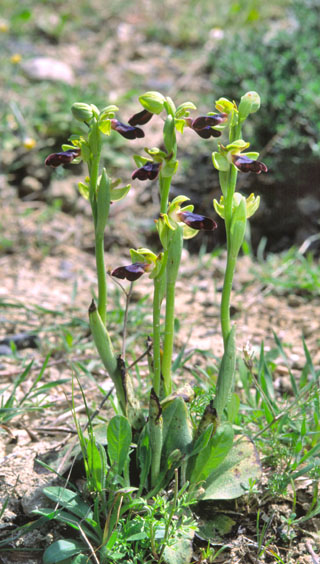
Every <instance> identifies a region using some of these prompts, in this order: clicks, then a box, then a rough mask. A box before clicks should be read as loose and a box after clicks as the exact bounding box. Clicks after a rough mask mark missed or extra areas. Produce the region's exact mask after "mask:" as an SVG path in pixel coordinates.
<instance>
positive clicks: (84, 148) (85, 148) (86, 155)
mask: <svg viewBox="0 0 320 564" xmlns="http://www.w3.org/2000/svg"><path fill="white" fill-rule="evenodd" d="M80 147H81V157H82V160H83V161H84V162H85V163H87V162H89V160H90V157H91V150H90V147H89V144H88V143H87V142H86V141H83V142H82V143H81V145H80Z"/></svg>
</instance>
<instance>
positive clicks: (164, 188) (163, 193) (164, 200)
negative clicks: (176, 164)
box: [159, 172, 172, 213]
mask: <svg viewBox="0 0 320 564" xmlns="http://www.w3.org/2000/svg"><path fill="white" fill-rule="evenodd" d="M171 181H172V176H162V174H161V172H160V177H159V183H160V198H161V201H160V213H167V209H168V200H169V193H170V186H171Z"/></svg>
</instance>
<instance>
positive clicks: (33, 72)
mask: <svg viewBox="0 0 320 564" xmlns="http://www.w3.org/2000/svg"><path fill="white" fill-rule="evenodd" d="M22 68H23V70H24V72H25V74H26V75H27V77H28V78H30V79H31V80H52V81H55V82H65V83H66V84H73V83H74V74H73V70H72V68H71V67H70V66H69V65H68V64H67V63H64V62H63V61H57V60H56V59H53V58H51V57H35V58H33V59H30V60H29V61H26V62H25V63H23V64H22Z"/></svg>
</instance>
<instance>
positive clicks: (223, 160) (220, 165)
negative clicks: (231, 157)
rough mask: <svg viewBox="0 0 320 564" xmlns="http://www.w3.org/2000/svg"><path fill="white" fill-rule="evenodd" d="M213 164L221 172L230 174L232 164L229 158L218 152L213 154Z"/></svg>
mask: <svg viewBox="0 0 320 564" xmlns="http://www.w3.org/2000/svg"><path fill="white" fill-rule="evenodd" d="M212 162H213V166H214V167H215V168H216V169H217V170H219V171H221V172H228V170H229V168H230V163H229V161H228V159H227V157H226V156H225V155H222V154H221V153H219V152H217V151H216V152H214V153H212Z"/></svg>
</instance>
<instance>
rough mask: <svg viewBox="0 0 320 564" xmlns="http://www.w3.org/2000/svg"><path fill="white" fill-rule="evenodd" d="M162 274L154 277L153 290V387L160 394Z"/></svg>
mask: <svg viewBox="0 0 320 564" xmlns="http://www.w3.org/2000/svg"><path fill="white" fill-rule="evenodd" d="M162 279H163V276H161V277H158V278H155V279H154V292H153V388H154V391H155V393H156V394H157V396H158V397H159V396H160V382H161V353H160V351H161V346H160V310H161V301H162V291H161V289H162Z"/></svg>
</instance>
